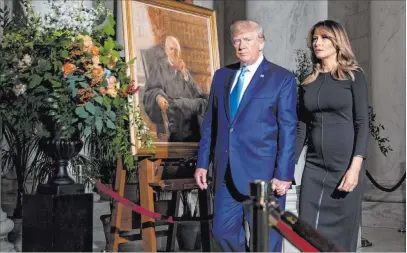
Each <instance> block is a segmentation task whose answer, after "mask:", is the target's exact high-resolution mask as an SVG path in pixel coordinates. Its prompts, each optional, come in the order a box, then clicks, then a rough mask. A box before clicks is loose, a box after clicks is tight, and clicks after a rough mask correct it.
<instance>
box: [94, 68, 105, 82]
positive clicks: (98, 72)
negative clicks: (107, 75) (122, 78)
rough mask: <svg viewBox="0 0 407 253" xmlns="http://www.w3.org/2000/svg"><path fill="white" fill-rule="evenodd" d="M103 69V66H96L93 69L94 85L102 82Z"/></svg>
mask: <svg viewBox="0 0 407 253" xmlns="http://www.w3.org/2000/svg"><path fill="white" fill-rule="evenodd" d="M102 76H103V68H102V67H101V66H94V67H93V69H92V84H97V83H99V82H100V81H101V80H102Z"/></svg>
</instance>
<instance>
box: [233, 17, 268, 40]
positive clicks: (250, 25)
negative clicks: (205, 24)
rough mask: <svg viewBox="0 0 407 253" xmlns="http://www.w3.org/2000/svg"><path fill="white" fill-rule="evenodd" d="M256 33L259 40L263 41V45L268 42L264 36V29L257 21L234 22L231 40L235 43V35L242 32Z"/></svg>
mask: <svg viewBox="0 0 407 253" xmlns="http://www.w3.org/2000/svg"><path fill="white" fill-rule="evenodd" d="M252 31H255V32H257V38H258V39H259V40H260V41H262V42H263V43H264V42H265V41H266V38H265V36H264V31H263V27H262V26H261V25H259V24H258V23H257V22H255V21H250V20H239V21H236V22H234V23H233V24H232V25H231V26H230V39H231V40H232V42H233V35H234V34H239V33H242V32H252Z"/></svg>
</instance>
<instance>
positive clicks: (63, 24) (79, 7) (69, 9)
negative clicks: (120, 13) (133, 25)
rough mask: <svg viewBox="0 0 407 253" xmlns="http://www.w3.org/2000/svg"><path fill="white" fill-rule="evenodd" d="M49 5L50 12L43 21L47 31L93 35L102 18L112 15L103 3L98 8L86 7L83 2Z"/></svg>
mask: <svg viewBox="0 0 407 253" xmlns="http://www.w3.org/2000/svg"><path fill="white" fill-rule="evenodd" d="M48 4H49V8H48V12H46V13H45V14H44V17H43V18H42V19H41V21H42V25H43V27H44V29H45V30H47V29H56V30H64V29H69V30H72V31H73V32H74V33H76V34H78V33H82V32H85V31H86V32H87V33H91V32H92V30H93V29H94V28H95V27H96V26H97V25H98V23H97V22H98V21H99V20H100V18H101V17H103V16H105V15H106V14H111V13H110V11H109V10H108V9H107V8H106V7H105V6H104V5H103V4H102V3H101V4H99V5H98V6H97V7H96V8H88V7H86V6H84V4H83V2H82V1H61V0H59V1H58V0H50V1H49V3H48ZM74 35H75V34H74Z"/></svg>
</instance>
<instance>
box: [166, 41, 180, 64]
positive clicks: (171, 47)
mask: <svg viewBox="0 0 407 253" xmlns="http://www.w3.org/2000/svg"><path fill="white" fill-rule="evenodd" d="M165 53H166V54H167V56H168V58H170V59H171V60H176V59H177V58H178V48H177V45H176V44H175V43H174V42H173V41H168V42H167V43H165Z"/></svg>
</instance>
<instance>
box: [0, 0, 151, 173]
mask: <svg viewBox="0 0 407 253" xmlns="http://www.w3.org/2000/svg"><path fill="white" fill-rule="evenodd" d="M24 4H25V7H26V9H27V13H28V16H27V17H13V18H11V16H10V15H9V14H10V11H9V10H8V9H7V8H5V9H0V26H1V28H2V30H3V36H2V39H1V42H0V69H1V70H2V71H1V73H0V100H1V101H2V102H1V103H0V119H1V121H0V123H1V124H0V126H1V131H0V134H1V135H0V138H3V133H4V131H5V129H6V128H7V131H11V133H13V134H15V135H16V136H18V139H19V142H23V141H24V140H28V139H29V140H31V139H33V138H36V139H38V138H41V137H44V136H45V137H48V136H56V137H68V138H82V139H84V140H85V142H86V143H91V144H92V143H95V142H93V141H92V140H95V139H102V140H104V141H103V143H98V145H100V144H103V145H105V146H104V147H100V146H98V148H99V149H97V148H94V149H89V150H91V151H92V152H93V153H89V156H91V157H93V156H94V157H95V159H96V157H100V156H104V157H105V158H107V157H108V158H109V159H113V161H115V160H116V157H117V156H118V155H122V156H123V157H124V161H125V165H126V168H127V169H129V170H132V169H134V168H135V166H134V163H133V157H132V155H131V147H132V145H134V144H132V143H131V142H130V127H135V128H138V129H139V130H140V131H137V132H138V136H137V137H138V139H139V140H141V141H142V144H143V145H144V146H146V147H148V148H153V146H152V137H151V136H150V135H149V133H148V131H147V130H148V129H147V126H146V124H145V123H144V121H143V120H142V118H141V115H140V113H139V110H138V108H137V109H136V110H130V109H129V108H133V104H132V103H131V101H132V99H131V98H132V96H133V95H134V94H135V93H136V92H137V90H138V89H137V87H135V84H134V82H132V80H131V78H130V77H129V76H128V75H127V69H128V67H129V65H130V64H133V63H134V59H132V60H131V61H130V62H129V63H126V62H125V60H124V59H123V58H122V57H120V54H119V50H121V49H122V48H123V47H122V46H121V45H119V44H118V43H117V41H115V39H114V34H115V30H114V24H115V21H114V19H113V17H112V16H111V15H107V16H105V17H104V20H102V21H103V22H100V25H98V26H96V27H95V28H94V29H93V30H92V32H91V33H88V32H87V31H78V30H74V29H67V28H58V27H57V28H52V27H51V28H49V27H48V28H46V27H45V28H44V20H42V19H41V17H40V16H38V15H36V14H34V11H33V9H32V8H31V6H30V4H29V2H28V1H24ZM132 119H134V120H133V121H132ZM10 126H12V129H11V130H10ZM9 139H10V138H9ZM15 143H16V142H11V141H10V143H8V145H9V147H10V148H11V149H12V148H13V145H15ZM23 143H24V142H23ZM101 152H102V154H101ZM103 152H108V153H104V154H103ZM90 164H91V163H90Z"/></svg>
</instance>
